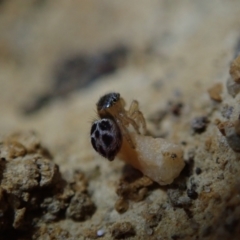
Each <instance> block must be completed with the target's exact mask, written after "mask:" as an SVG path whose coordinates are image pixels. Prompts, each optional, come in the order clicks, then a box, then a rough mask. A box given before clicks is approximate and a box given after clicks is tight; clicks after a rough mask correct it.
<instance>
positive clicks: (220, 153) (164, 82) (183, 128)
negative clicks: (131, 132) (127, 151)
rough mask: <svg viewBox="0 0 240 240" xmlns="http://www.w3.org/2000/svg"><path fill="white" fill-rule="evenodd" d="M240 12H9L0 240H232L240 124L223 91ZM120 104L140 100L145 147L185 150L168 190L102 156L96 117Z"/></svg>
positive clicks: (175, 7) (60, 5)
mask: <svg viewBox="0 0 240 240" xmlns="http://www.w3.org/2000/svg"><path fill="white" fill-rule="evenodd" d="M239 9H240V2H239V1H235V0H229V1H223V0H222V1H220V0H219V1H207V0H204V1H197V0H196V1H187V0H186V1H176V2H174V3H173V2H169V1H166V0H165V1H164V0H163V1H157V0H152V1H139V0H138V1H136V0H132V1H126V0H123V1H109V0H102V1H96V0H90V1H75V2H72V1H64V0H58V1H51V2H48V1H32V2H31V3H29V2H28V1H25V3H23V1H19V0H17V1H13V0H10V1H1V3H0V32H1V34H0V113H1V118H0V135H1V144H0V147H1V149H0V154H1V162H0V180H1V189H0V219H1V223H0V239H9V237H11V238H12V239H31V238H33V239H96V238H100V239H122V238H126V239H220V238H221V239H237V238H238V235H239V233H240V225H239V220H240V208H239V203H240V198H239V196H240V195H239V194H240V192H239V182H240V178H239V176H240V175H239V171H240V162H239V155H238V153H237V151H236V148H235V147H233V146H235V145H237V146H238V145H239V144H240V142H238V141H240V140H239V139H238V135H236V136H235V135H234V136H235V137H234V140H233V141H234V143H233V144H232V140H231V139H230V138H231V137H232V135H231V134H235V132H234V131H235V130H233V132H234V133H232V132H231V131H232V130H231V131H230V130H229V131H230V132H231V133H229V134H230V135H228V132H227V135H226V134H225V136H224V134H222V132H221V131H219V124H221V123H222V124H223V123H224V124H225V123H226V122H227V123H229V124H230V123H235V121H237V119H238V116H239V112H240V111H239V110H240V109H239V101H240V95H239V94H237V93H236V94H235V96H234V97H233V96H232V95H231V94H229V93H230V92H229V89H227V87H226V84H227V80H228V79H229V77H230V75H229V66H230V63H231V61H232V60H233V59H234V58H235V57H236V56H237V54H238V52H239V50H240V44H239V42H240V32H239V26H240V18H239ZM229 81H230V80H229ZM216 84H220V85H216ZM216 86H217V87H216ZM218 86H220V87H218ZM237 88H239V86H238V85H236V86H235V85H234V89H237ZM209 89H213V90H214V91H215V92H214V91H213V92H212V90H210V91H209ZM111 91H116V92H119V93H120V94H121V96H122V97H123V98H124V99H125V101H126V103H127V107H129V105H130V103H131V101H132V100H133V99H136V100H138V101H139V103H140V108H141V111H142V112H143V114H144V116H145V118H146V121H147V128H148V133H149V134H150V135H152V136H154V137H160V136H161V137H164V138H165V139H167V140H169V141H172V142H174V143H176V144H179V145H181V146H182V148H183V151H184V160H185V163H186V167H185V169H184V170H183V172H182V173H181V176H180V177H179V178H178V179H177V180H176V181H175V182H174V183H173V184H171V185H168V186H164V187H160V186H159V185H157V184H156V183H152V182H151V181H150V182H149V180H146V179H145V178H144V177H143V178H142V176H141V174H140V173H138V172H137V171H135V170H134V169H131V168H129V167H126V165H125V164H124V163H123V162H122V161H119V159H118V158H116V159H115V160H114V161H113V162H109V161H107V160H106V159H104V158H102V157H101V156H99V155H98V154H97V153H96V152H95V151H94V150H93V148H92V146H91V143H90V136H89V132H90V128H91V123H92V121H93V120H94V119H96V118H97V114H96V105H95V104H96V102H97V101H98V99H99V97H100V96H102V95H103V94H105V93H107V92H111ZM231 129H232V128H231ZM32 131H34V133H33V132H32ZM226 131H227V130H226ZM234 144H235V145H234ZM129 178H133V179H131V181H133V182H129V181H130V180H129V181H128V179H129ZM123 184H125V185H126V187H127V189H128V191H127V194H126V192H124V191H121V186H123ZM143 189H144V190H143ZM143 193H144V194H143ZM141 194H142V195H141ZM119 199H120V200H121V201H120V200H119ZM116 202H117V203H116ZM115 204H116V205H115ZM119 204H120V206H119Z"/></svg>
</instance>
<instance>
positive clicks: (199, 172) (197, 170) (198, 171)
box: [195, 167, 202, 175]
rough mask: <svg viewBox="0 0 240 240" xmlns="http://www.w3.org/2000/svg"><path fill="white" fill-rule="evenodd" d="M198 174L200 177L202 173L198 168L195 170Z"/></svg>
mask: <svg viewBox="0 0 240 240" xmlns="http://www.w3.org/2000/svg"><path fill="white" fill-rule="evenodd" d="M195 172H196V174H197V175H199V174H201V173H202V169H201V168H199V167H197V168H196V170H195Z"/></svg>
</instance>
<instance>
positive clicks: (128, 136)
mask: <svg viewBox="0 0 240 240" xmlns="http://www.w3.org/2000/svg"><path fill="white" fill-rule="evenodd" d="M117 122H118V121H117ZM118 126H119V127H120V129H121V132H122V134H123V136H124V137H125V138H126V140H127V141H128V143H129V144H130V146H131V147H132V148H135V144H134V143H133V141H132V139H131V137H130V135H129V133H128V130H127V128H126V127H125V126H124V125H123V124H121V123H119V122H118Z"/></svg>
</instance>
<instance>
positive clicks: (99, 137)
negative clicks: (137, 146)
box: [90, 118, 122, 161]
mask: <svg viewBox="0 0 240 240" xmlns="http://www.w3.org/2000/svg"><path fill="white" fill-rule="evenodd" d="M90 134H91V143H92V146H93V148H94V149H95V151H97V152H98V153H99V154H100V155H102V156H103V157H105V158H107V159H108V160H110V161H112V160H113V159H114V158H115V156H116V155H117V153H118V152H119V150H120V148H121V146H122V134H121V131H120V129H119V127H118V125H117V124H116V123H115V122H114V121H113V120H111V119H108V118H103V119H100V120H97V121H95V122H94V123H93V125H92V128H91V133H90Z"/></svg>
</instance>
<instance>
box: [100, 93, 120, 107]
mask: <svg viewBox="0 0 240 240" xmlns="http://www.w3.org/2000/svg"><path fill="white" fill-rule="evenodd" d="M119 99H120V94H119V93H115V92H112V93H108V94H105V95H104V96H102V97H101V98H100V99H99V100H98V102H97V110H98V111H101V110H104V109H107V108H110V107H112V106H113V105H114V104H115V103H116V102H118V101H119Z"/></svg>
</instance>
